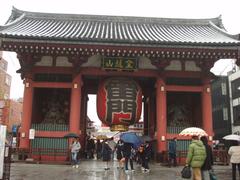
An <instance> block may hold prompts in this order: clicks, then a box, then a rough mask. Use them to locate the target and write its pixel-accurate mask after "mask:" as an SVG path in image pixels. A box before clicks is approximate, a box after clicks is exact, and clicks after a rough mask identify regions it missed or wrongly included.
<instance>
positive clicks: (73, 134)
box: [63, 133, 79, 138]
mask: <svg viewBox="0 0 240 180" xmlns="http://www.w3.org/2000/svg"><path fill="white" fill-rule="evenodd" d="M63 137H65V138H79V135H77V134H75V133H68V134H65V135H64V136H63Z"/></svg>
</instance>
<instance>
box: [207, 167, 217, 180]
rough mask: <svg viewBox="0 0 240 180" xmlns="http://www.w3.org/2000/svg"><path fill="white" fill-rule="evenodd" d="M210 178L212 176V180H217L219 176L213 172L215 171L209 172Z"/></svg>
mask: <svg viewBox="0 0 240 180" xmlns="http://www.w3.org/2000/svg"><path fill="white" fill-rule="evenodd" d="M209 176H210V180H217V176H216V174H215V172H214V171H213V169H211V170H209Z"/></svg>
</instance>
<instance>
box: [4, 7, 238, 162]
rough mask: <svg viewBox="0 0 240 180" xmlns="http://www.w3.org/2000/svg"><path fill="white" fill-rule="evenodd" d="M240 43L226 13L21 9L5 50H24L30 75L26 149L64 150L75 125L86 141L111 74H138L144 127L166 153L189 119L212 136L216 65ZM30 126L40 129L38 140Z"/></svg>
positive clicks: (183, 142) (7, 29)
mask: <svg viewBox="0 0 240 180" xmlns="http://www.w3.org/2000/svg"><path fill="white" fill-rule="evenodd" d="M239 45H240V41H239V40H238V39H237V38H235V37H234V36H231V35H229V34H227V33H226V32H225V30H224V28H223V25H222V22H221V18H220V17H218V18H213V19H167V18H166V19H164V18H146V17H117V16H97V15H66V14H51V13H35V12H27V11H21V10H18V9H15V8H13V11H12V15H11V16H10V18H9V20H8V22H7V23H6V25H5V26H1V27H0V49H1V50H4V51H13V52H16V53H17V57H18V59H19V62H20V65H21V69H19V70H18V72H19V73H20V74H21V77H22V79H24V85H25V91H24V101H23V117H22V120H23V121H22V124H21V128H20V131H21V136H20V148H22V149H26V150H29V149H31V148H32V149H34V148H39V149H40V148H53V149H64V148H67V140H66V139H64V138H63V136H64V135H65V134H66V133H68V132H73V133H76V134H80V135H81V144H83V145H84V142H85V140H84V138H85V136H86V116H87V115H86V114H87V95H88V94H96V93H97V89H98V86H99V83H100V82H101V81H103V80H104V79H107V78H110V77H123V78H124V77H125V78H126V77H127V78H131V79H133V80H134V81H136V82H137V83H138V84H139V86H140V87H141V89H142V97H143V103H144V109H143V111H142V112H143V113H144V116H143V117H144V126H145V129H144V133H145V134H146V135H149V136H151V137H152V138H154V139H155V140H156V151H157V153H158V155H159V157H161V155H162V154H163V153H164V152H165V151H167V143H168V141H169V140H170V139H172V138H173V137H177V136H178V133H179V132H180V131H181V130H182V129H183V128H186V127H189V126H197V127H201V128H203V129H204V130H205V131H206V132H207V133H208V135H209V140H211V139H212V136H213V135H214V134H213V128H212V106H211V89H210V81H211V79H213V78H214V75H213V74H212V73H210V69H211V68H212V67H213V65H214V63H215V62H216V61H217V60H219V59H221V58H224V59H232V58H234V59H236V60H237V63H239V62H240V61H239ZM29 129H35V130H36V138H35V139H34V140H33V141H32V142H30V140H29V138H28V137H29ZM178 139H179V145H180V146H179V150H186V148H187V145H188V143H189V141H188V140H189V139H188V138H186V137H185V138H183V137H178ZM43 158H44V157H43ZM45 158H46V159H49V158H50V157H47V156H46V157H45ZM62 159H64V157H61V156H60V155H59V156H57V157H55V159H54V160H62Z"/></svg>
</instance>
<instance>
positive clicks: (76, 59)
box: [68, 56, 88, 74]
mask: <svg viewBox="0 0 240 180" xmlns="http://www.w3.org/2000/svg"><path fill="white" fill-rule="evenodd" d="M87 60H88V57H80V56H70V57H68V61H69V62H70V63H72V64H73V68H74V73H76V74H78V73H79V72H80V68H81V65H82V64H83V63H85V62H87Z"/></svg>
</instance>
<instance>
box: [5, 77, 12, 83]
mask: <svg viewBox="0 0 240 180" xmlns="http://www.w3.org/2000/svg"><path fill="white" fill-rule="evenodd" d="M5 83H6V84H7V85H8V86H11V78H10V76H8V75H6V78H5Z"/></svg>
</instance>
